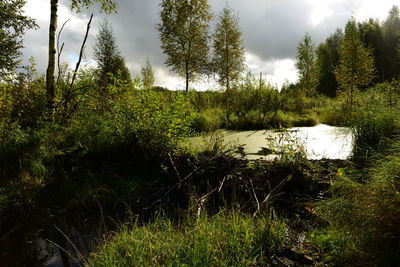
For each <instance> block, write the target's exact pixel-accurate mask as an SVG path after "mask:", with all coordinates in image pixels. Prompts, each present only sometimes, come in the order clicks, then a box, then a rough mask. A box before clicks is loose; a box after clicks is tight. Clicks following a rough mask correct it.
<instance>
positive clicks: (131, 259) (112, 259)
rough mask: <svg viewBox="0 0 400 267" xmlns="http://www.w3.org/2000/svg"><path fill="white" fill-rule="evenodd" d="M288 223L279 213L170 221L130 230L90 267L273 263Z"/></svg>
mask: <svg viewBox="0 0 400 267" xmlns="http://www.w3.org/2000/svg"><path fill="white" fill-rule="evenodd" d="M286 234H287V230H286V225H285V223H284V221H282V220H280V219H279V218H277V217H276V216H275V215H274V214H272V213H271V214H269V215H265V216H264V217H259V218H253V217H251V216H249V215H244V214H241V213H239V212H231V213H229V212H226V211H223V212H220V213H219V214H217V215H214V216H212V217H208V216H201V217H200V218H197V219H193V218H192V219H188V220H187V221H186V222H182V223H178V224H173V223H172V222H171V221H170V220H168V219H165V218H158V219H156V220H155V222H153V223H150V224H147V225H144V226H139V225H137V224H135V225H133V226H132V227H124V228H123V229H122V231H121V232H120V233H118V234H117V235H116V236H114V237H113V238H112V239H111V240H110V241H107V242H105V244H104V245H103V246H101V247H100V249H99V250H98V251H97V252H96V253H94V254H92V255H91V256H90V258H89V259H88V261H87V266H252V265H253V266H254V265H267V264H268V262H269V260H270V259H269V257H268V256H270V255H272V253H274V252H277V251H279V250H281V249H282V248H283V247H284V246H285V241H286Z"/></svg>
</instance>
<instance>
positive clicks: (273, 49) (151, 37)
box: [23, 0, 400, 89]
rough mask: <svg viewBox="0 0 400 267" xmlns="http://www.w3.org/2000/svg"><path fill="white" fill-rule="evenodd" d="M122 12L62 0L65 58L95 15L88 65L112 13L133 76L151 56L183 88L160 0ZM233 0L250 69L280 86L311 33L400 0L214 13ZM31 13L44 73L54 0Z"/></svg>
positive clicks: (322, 0)
mask: <svg viewBox="0 0 400 267" xmlns="http://www.w3.org/2000/svg"><path fill="white" fill-rule="evenodd" d="M117 2H118V12H117V13H116V14H111V15H107V16H106V15H104V14H101V13H99V9H98V8H97V7H92V8H90V9H89V10H82V12H81V13H79V14H76V13H75V12H71V11H70V9H69V7H68V6H69V4H70V0H60V6H59V21H58V22H59V26H60V25H61V24H62V23H63V22H64V21H66V20H68V19H69V20H70V21H69V22H68V23H67V24H66V26H65V29H64V31H63V33H62V36H61V42H64V43H65V47H64V52H63V55H62V61H63V62H66V63H69V64H74V62H76V60H77V55H78V53H79V49H80V46H81V42H82V40H83V37H84V34H85V30H86V24H87V21H88V19H89V16H90V13H92V12H93V13H94V21H93V23H92V29H91V31H90V35H89V38H88V43H87V46H86V51H85V62H86V64H93V59H92V57H93V49H92V47H93V44H94V43H95V40H96V34H97V30H98V27H99V24H100V23H101V22H102V20H103V19H104V18H105V17H107V19H108V21H109V22H111V24H112V26H113V28H114V32H115V35H116V38H117V42H118V45H119V47H120V50H121V53H122V55H123V56H124V57H125V60H126V63H127V66H128V68H129V70H130V72H131V74H132V75H133V77H134V76H135V75H137V74H138V73H139V72H140V68H141V66H142V65H143V64H144V63H145V61H146V57H148V58H149V59H150V61H151V63H152V64H153V68H154V71H155V76H156V84H157V85H161V86H166V87H168V88H170V89H183V88H184V81H183V80H182V79H181V78H179V77H177V76H176V75H175V74H174V73H173V72H171V71H169V69H168V68H167V67H166V66H165V65H164V61H165V58H166V57H165V55H163V53H162V51H161V49H160V41H159V38H158V32H157V30H156V24H157V23H158V22H159V12H160V8H159V4H160V2H161V0H118V1H117ZM226 2H228V3H229V6H230V7H232V8H233V9H234V10H235V11H236V12H237V13H238V15H239V17H240V28H241V30H242V32H243V39H244V41H245V48H246V51H247V52H246V64H247V66H248V68H249V69H250V71H251V72H253V73H255V74H256V73H257V74H259V73H260V72H262V73H263V75H264V77H265V78H266V79H267V80H269V81H270V82H271V83H273V84H276V85H277V86H278V87H280V86H281V85H282V83H283V82H285V81H286V80H287V81H291V82H293V81H295V80H296V79H297V72H296V69H295V66H294V64H295V57H296V46H297V44H298V42H299V41H300V40H301V39H302V37H303V36H304V34H305V33H306V32H308V33H310V34H311V36H312V38H313V40H314V43H315V44H318V43H320V42H321V41H323V40H324V39H325V38H326V37H328V36H329V35H330V34H331V33H333V32H334V31H335V30H336V28H343V27H344V25H345V23H346V22H347V20H348V19H349V18H350V17H351V16H354V17H355V18H356V19H357V20H359V21H363V20H366V19H368V18H377V19H380V20H383V19H385V17H386V16H387V14H388V11H389V9H390V8H391V7H392V6H393V5H400V0H379V1H376V0H228V1H225V0H209V3H210V4H211V6H212V9H213V12H214V14H218V13H219V12H220V10H221V9H222V8H223V7H224V5H225V3H226ZM26 14H27V15H29V16H31V17H33V18H35V19H36V20H37V22H38V24H39V26H40V29H39V30H35V31H28V32H27V33H26V35H25V43H24V45H25V48H24V50H23V53H24V62H25V63H26V62H27V59H28V58H29V57H31V56H33V57H35V59H36V61H37V63H38V69H39V70H40V71H42V72H44V71H45V68H46V64H47V49H48V48H47V44H48V40H47V39H48V24H49V18H50V4H49V0H27V5H26ZM196 87H197V88H202V89H204V88H208V89H211V88H215V87H216V86H215V84H214V82H212V81H203V82H202V83H201V84H197V85H196Z"/></svg>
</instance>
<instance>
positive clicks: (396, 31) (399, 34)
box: [382, 6, 400, 81]
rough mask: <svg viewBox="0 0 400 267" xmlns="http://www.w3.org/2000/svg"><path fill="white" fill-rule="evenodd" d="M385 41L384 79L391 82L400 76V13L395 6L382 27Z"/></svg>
mask: <svg viewBox="0 0 400 267" xmlns="http://www.w3.org/2000/svg"><path fill="white" fill-rule="evenodd" d="M382 31H383V40H384V55H383V56H384V59H385V60H384V77H385V79H386V80H388V81H390V80H391V79H393V78H398V77H399V75H400V63H399V54H398V48H399V44H400V11H399V7H398V6H393V7H392V9H391V10H390V11H389V15H388V17H387V18H386V20H385V21H384V22H383V25H382Z"/></svg>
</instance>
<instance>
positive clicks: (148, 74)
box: [140, 58, 154, 89]
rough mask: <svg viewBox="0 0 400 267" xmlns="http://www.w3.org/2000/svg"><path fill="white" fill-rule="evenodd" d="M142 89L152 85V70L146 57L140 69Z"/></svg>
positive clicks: (149, 87)
mask: <svg viewBox="0 0 400 267" xmlns="http://www.w3.org/2000/svg"><path fill="white" fill-rule="evenodd" d="M140 73H141V74H142V81H143V87H144V89H151V88H153V85H154V72H153V67H152V66H151V63H150V60H149V58H147V59H146V64H145V65H144V66H143V67H142V69H141V70H140Z"/></svg>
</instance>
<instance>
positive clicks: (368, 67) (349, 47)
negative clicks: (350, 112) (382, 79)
mask: <svg viewBox="0 0 400 267" xmlns="http://www.w3.org/2000/svg"><path fill="white" fill-rule="evenodd" d="M334 73H335V76H336V79H337V81H338V83H339V86H340V87H341V88H342V89H343V90H344V91H345V92H346V93H347V95H348V98H347V99H348V101H347V108H348V109H350V108H352V106H353V95H354V93H355V92H356V91H357V90H359V89H360V88H362V87H366V86H367V85H369V84H370V83H371V82H372V79H373V78H374V73H375V67H374V59H373V57H372V55H371V51H370V50H369V49H367V48H366V47H365V46H364V44H363V42H362V41H361V39H360V35H359V32H358V29H357V24H356V22H355V20H354V19H352V20H350V21H349V22H347V24H346V27H345V34H344V39H343V42H342V45H341V47H340V49H339V65H338V66H337V68H336V69H335V71H334Z"/></svg>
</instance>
